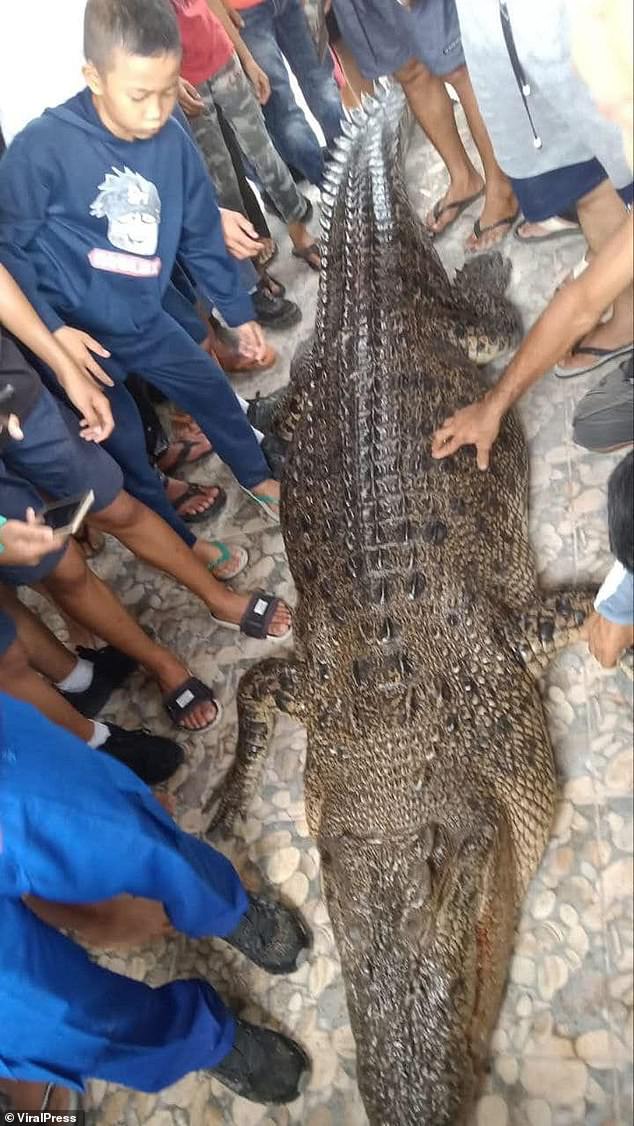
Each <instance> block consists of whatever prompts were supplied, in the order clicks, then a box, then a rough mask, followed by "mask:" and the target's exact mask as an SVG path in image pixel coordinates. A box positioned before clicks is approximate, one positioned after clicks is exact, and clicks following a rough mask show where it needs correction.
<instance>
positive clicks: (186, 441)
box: [156, 438, 214, 476]
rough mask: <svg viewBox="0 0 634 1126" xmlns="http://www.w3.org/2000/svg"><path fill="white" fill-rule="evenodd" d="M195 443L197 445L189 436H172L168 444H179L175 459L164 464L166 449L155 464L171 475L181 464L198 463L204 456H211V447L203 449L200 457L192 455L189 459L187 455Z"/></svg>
mask: <svg viewBox="0 0 634 1126" xmlns="http://www.w3.org/2000/svg"><path fill="white" fill-rule="evenodd" d="M197 445H199V443H198V442H194V441H192V440H191V439H190V438H174V439H173V440H172V441H171V442H170V446H180V452H179V453H178V454H177V455H176V460H175V461H173V462H172V464H171V465H167V466H166V465H164V464H163V462H164V461H165V456H166V454H167V452H168V451H167V450H166V451H165V453H164V454H161V456H160V458H159V459H158V461H157V463H156V464H157V465H158V467H159V469H161V470H162V471H163V473H166V474H167V475H168V476H171V474H172V473H175V472H176V470H177V469H181V468H182V466H183V465H198V462H199V461H205V459H206V458H208V457H211V456H212V454H213V452H214V451H213V449H211V450H205V452H204V453H202V454H201V455H200V457H194V458H191V459H190V457H189V455H190V453H191V452H192V450H193V449H195V448H196V446H197ZM168 449H169V446H168Z"/></svg>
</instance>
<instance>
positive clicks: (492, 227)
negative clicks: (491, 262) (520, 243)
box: [467, 208, 521, 254]
mask: <svg viewBox="0 0 634 1126" xmlns="http://www.w3.org/2000/svg"><path fill="white" fill-rule="evenodd" d="M520 214H521V212H520V210H519V208H518V209H517V211H516V212H515V214H514V215H507V216H506V218H505V219H498V221H497V223H489V225H488V226H487V227H483V226H482V223H481V222H480V220H479V219H476V221H475V223H474V224H473V233H474V235H475V237H476V238H477V239H478V240H480V239H481V238H482V236H483V235H488V234H489V232H490V231H497V229H498V227H508V231H507V232H506V234H505V235H503V236H502V238H501V239H498V241H497V242H494V243H492V244H491V246H482V247H480V246H475V247H474V248H473V250H468V251H467V253H468V254H486V253H488V251H489V250H492V249H493V247H494V246H499V244H500V243H501V242H502V241H503V240H504V239H505V238H507V237H508V235H510V233H511V231H512V230H513V226H514V224H515V223H516V222H517V220H518V219H519V217H520Z"/></svg>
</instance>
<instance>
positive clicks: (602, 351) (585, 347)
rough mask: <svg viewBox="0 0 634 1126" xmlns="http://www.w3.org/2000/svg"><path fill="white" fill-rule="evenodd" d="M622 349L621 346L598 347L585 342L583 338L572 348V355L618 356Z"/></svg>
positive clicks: (600, 357)
mask: <svg viewBox="0 0 634 1126" xmlns="http://www.w3.org/2000/svg"><path fill="white" fill-rule="evenodd" d="M620 351H621V349H620V348H598V347H595V346H593V345H592V344H584V343H583V342H582V341H581V340H579V341H578V343H577V344H575V346H574V348H572V349H571V352H570V354H571V356H597V357H598V358H599V359H602V358H603V356H615V357H616V356H617V355H618V353H619V352H620Z"/></svg>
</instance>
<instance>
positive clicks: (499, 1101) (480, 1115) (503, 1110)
mask: <svg viewBox="0 0 634 1126" xmlns="http://www.w3.org/2000/svg"><path fill="white" fill-rule="evenodd" d="M508 1120H509V1112H508V1108H507V1105H506V1103H505V1102H504V1099H503V1098H501V1097H500V1095H485V1096H484V1098H482V1099H480V1102H479V1103H478V1111H477V1118H476V1121H477V1124H478V1126H507V1123H508Z"/></svg>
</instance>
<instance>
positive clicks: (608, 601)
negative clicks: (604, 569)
mask: <svg viewBox="0 0 634 1126" xmlns="http://www.w3.org/2000/svg"><path fill="white" fill-rule="evenodd" d="M594 608H595V610H598V612H599V614H601V617H602V618H607V620H608V621H609V622H615V623H616V625H619V626H631V625H633V624H634V575H633V574H632V572H631V571H628V570H627V568H626V567H624V566H623V564H622V563H619V562H618V561H617V562H615V563H614V565H613V567H612V569H611V570H610V571H609V572H608V574H607V576H606V578H605V581H604V582H603V585H602V586H601V589H600V590H599V593H598V594H597V597H596V599H595V602H594Z"/></svg>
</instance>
